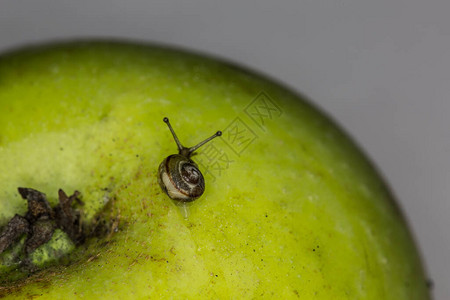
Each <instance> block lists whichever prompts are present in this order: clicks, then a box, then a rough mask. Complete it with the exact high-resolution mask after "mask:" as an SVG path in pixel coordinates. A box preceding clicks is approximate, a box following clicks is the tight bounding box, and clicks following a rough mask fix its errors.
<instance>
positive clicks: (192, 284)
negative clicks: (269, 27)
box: [0, 42, 430, 300]
mask: <svg viewBox="0 0 450 300" xmlns="http://www.w3.org/2000/svg"><path fill="white" fill-rule="evenodd" d="M164 117H168V118H169V119H170V122H171V124H172V126H173V128H174V130H175V132H176V133H177V135H178V137H179V139H180V141H181V143H182V144H183V145H184V146H187V147H189V146H193V145H195V144H197V143H199V142H200V141H202V140H204V139H205V138H207V137H209V136H211V135H212V134H214V133H215V132H216V131H217V130H222V131H223V135H222V136H221V137H217V138H215V139H214V140H212V141H210V142H209V143H207V144H205V145H204V146H202V147H201V148H200V149H198V150H197V155H195V156H193V157H192V160H193V161H194V162H195V163H197V165H198V167H199V169H200V171H201V172H202V173H203V176H204V178H205V182H206V183H205V192H204V194H203V195H202V196H201V197H200V198H199V199H197V200H195V201H193V202H192V203H189V204H186V205H180V203H179V202H177V201H173V200H171V199H170V198H169V197H168V196H167V195H166V194H165V193H164V192H163V191H162V189H161V188H160V186H159V184H158V166H159V164H160V163H161V162H162V161H163V160H164V159H165V158H166V157H167V156H169V155H171V154H176V153H177V152H178V150H177V147H176V144H175V142H174V140H173V137H172V135H171V133H170V131H169V129H168V128H167V125H166V124H165V123H164V122H163V118H164ZM18 187H27V188H33V189H36V190H39V191H41V192H43V193H45V194H46V195H47V198H48V201H49V202H50V203H51V205H53V206H54V205H55V204H56V203H57V195H58V190H59V189H63V190H65V191H66V192H67V193H68V194H69V193H70V194H71V193H73V192H74V191H76V190H77V191H79V192H80V193H81V194H82V201H83V202H84V205H83V206H82V207H81V209H82V213H83V220H84V221H85V222H92V220H94V219H95V217H94V216H96V215H97V214H98V213H99V212H100V211H102V209H104V207H105V206H106V205H108V204H110V205H111V206H112V207H113V209H112V210H111V211H112V212H113V213H114V216H113V219H114V220H115V222H114V223H115V226H114V230H112V231H111V232H110V233H109V234H108V236H104V237H101V238H100V237H99V238H95V237H94V238H91V239H89V240H87V241H86V243H85V244H82V245H79V246H74V245H73V244H71V241H70V239H67V237H66V236H64V232H61V231H55V233H54V234H53V237H52V240H51V241H49V242H48V243H47V244H44V245H42V246H40V247H39V248H38V249H37V250H36V251H34V252H33V253H31V254H30V258H29V259H31V261H32V262H33V263H34V264H35V265H37V266H46V267H45V268H44V267H42V269H40V270H37V271H36V270H34V271H33V272H30V273H28V274H26V276H22V277H21V276H18V275H17V274H18V273H20V272H22V273H23V272H24V271H23V270H20V264H17V265H15V264H14V263H13V262H11V260H8V256H7V255H6V254H4V255H3V257H2V260H0V262H1V264H0V276H1V284H0V296H4V297H6V298H9V297H11V298H25V297H33V298H35V297H36V298H40V297H42V298H43V299H47V298H78V297H79V298H87V299H97V298H107V299H141V298H162V299H165V298H174V299H178V298H190V299H199V298H205V299H230V298H231V299H249V298H262V299H264V298H276V299H290V298H293V299H295V298H299V299H395V300H400V299H429V297H430V296H429V291H428V288H427V284H426V277H425V274H424V270H423V268H422V265H421V261H420V257H419V255H418V251H417V249H416V247H415V245H414V242H413V239H412V237H411V234H410V232H409V230H408V228H407V226H406V224H405V221H404V218H403V216H402V214H401V212H400V210H399V208H398V207H397V206H396V204H395V201H394V200H393V198H392V195H391V194H390V192H389V190H388V189H387V187H386V185H385V184H384V182H383V181H382V179H380V176H379V175H378V174H377V172H376V170H374V168H373V166H372V165H371V163H370V162H369V161H368V160H367V158H365V156H364V154H362V153H361V151H360V150H359V149H358V148H357V147H356V146H355V144H354V143H353V142H352V141H351V140H350V139H349V138H348V136H347V135H346V134H345V133H343V132H342V130H340V129H339V128H338V126H336V124H334V123H333V122H332V121H330V119H329V118H328V117H326V116H325V115H324V114H323V113H321V112H320V111H318V110H317V109H316V108H314V107H313V106H311V105H310V104H309V103H308V102H305V100H304V99H303V98H302V97H301V96H298V95H297V94H295V93H293V92H292V91H290V90H288V89H286V88H285V87H282V86H280V85H279V84H277V83H274V82H273V81H271V80H269V79H267V78H265V77H263V76H260V75H257V74H255V73H252V72H249V71H246V70H245V69H242V68H240V67H237V66H234V65H231V64H228V63H224V62H222V61H218V60H216V59H212V58H209V57H204V56H201V55H197V54H192V53H187V52H183V51H180V50H174V49H168V48H163V47H157V46H151V45H140V44H132V43H120V42H72V43H63V44H53V45H47V46H41V47H30V48H28V49H24V50H19V51H14V52H10V53H6V54H3V55H2V56H0V226H5V225H6V224H7V223H8V221H9V220H10V219H11V218H12V217H14V215H16V214H18V215H22V216H23V215H25V213H26V210H27V204H26V201H25V200H24V199H22V197H20V195H19V194H18V193H17V188H18ZM24 240H25V237H22V239H21V241H19V242H17V243H16V244H15V245H13V246H11V247H10V248H9V249H8V250H7V251H6V252H5V253H9V254H11V253H15V252H17V251H19V250H17V249H18V248H20V247H21V245H22V246H23V243H24ZM49 245H50V246H49ZM46 247H47V248H46ZM49 247H50V248H51V249H49ZM51 251H53V252H51ZM58 251H59V252H58ZM58 253H59V254H58ZM61 253H62V254H63V255H60V254H61ZM61 256H62V257H64V258H65V259H64V260H61V259H60V257H61ZM51 261H56V263H53V264H51V263H50V262H51ZM47 264H49V265H48V266H47ZM16 277H17V278H16ZM14 278H15V279H14Z"/></svg>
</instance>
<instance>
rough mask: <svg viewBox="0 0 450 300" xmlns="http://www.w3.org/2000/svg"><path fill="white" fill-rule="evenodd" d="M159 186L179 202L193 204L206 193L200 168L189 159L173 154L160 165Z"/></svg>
mask: <svg viewBox="0 0 450 300" xmlns="http://www.w3.org/2000/svg"><path fill="white" fill-rule="evenodd" d="M159 178H160V181H159V185H160V186H161V188H162V189H163V190H164V191H165V192H166V193H167V195H168V196H169V197H170V198H172V199H174V200H178V201H182V202H191V201H194V200H195V199H197V198H198V197H200V196H201V195H202V194H203V192H204V191H205V180H204V179H203V175H202V173H201V172H200V171H199V169H198V166H197V164H196V163H194V162H193V161H192V160H190V159H189V158H186V157H185V156H183V155H180V154H173V155H170V156H168V157H166V159H164V160H163V162H162V163H161V164H160V165H159Z"/></svg>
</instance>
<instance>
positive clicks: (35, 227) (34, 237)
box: [0, 188, 83, 255]
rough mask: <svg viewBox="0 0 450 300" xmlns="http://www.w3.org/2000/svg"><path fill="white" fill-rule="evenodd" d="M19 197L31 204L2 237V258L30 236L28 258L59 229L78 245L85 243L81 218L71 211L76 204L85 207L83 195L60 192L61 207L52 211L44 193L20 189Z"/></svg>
mask: <svg viewBox="0 0 450 300" xmlns="http://www.w3.org/2000/svg"><path fill="white" fill-rule="evenodd" d="M18 190H19V193H20V195H21V196H22V198H23V199H25V200H27V202H28V211H27V213H26V214H25V216H24V217H22V216H19V215H15V216H14V217H13V218H12V219H11V220H10V221H9V222H8V224H7V225H6V226H5V228H4V229H3V231H2V232H1V234H0V254H1V253H3V252H4V251H5V250H6V249H7V248H8V247H9V246H10V245H11V244H13V243H14V242H15V241H17V240H18V239H19V238H20V237H21V236H23V235H24V234H26V235H27V239H26V241H25V246H24V251H25V254H26V255H28V254H30V253H31V252H33V251H34V250H36V249H37V248H38V247H39V246H41V245H43V244H45V243H47V242H48V241H49V240H50V239H51V238H52V236H53V232H54V231H55V229H57V228H59V229H61V230H62V231H64V232H65V233H67V235H68V236H69V237H70V238H71V239H72V241H73V242H74V243H75V244H78V243H79V242H81V241H82V239H83V232H82V226H81V214H80V212H79V211H78V210H75V209H73V208H72V203H73V201H74V200H75V201H76V202H77V203H79V204H82V202H81V200H80V193H79V192H78V191H75V192H74V194H73V195H71V196H67V195H66V193H64V191H63V190H61V189H60V190H59V204H58V205H57V206H56V207H55V208H52V207H51V206H50V204H49V203H48V201H47V197H46V196H45V194H44V193H41V192H39V191H37V190H34V189H31V188H18Z"/></svg>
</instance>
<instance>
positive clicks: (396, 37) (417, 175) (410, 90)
mask: <svg viewBox="0 0 450 300" xmlns="http://www.w3.org/2000/svg"><path fill="white" fill-rule="evenodd" d="M449 12H450V1H447V0H427V1H420V0H377V1H370V0H321V1H313V0H304V1H298V0H277V1H275V0H259V1H240V0H227V1H219V0H175V1H174V0H165V1H159V0H158V1H148V0H126V1H125V0H112V1H106V0H77V1H69V0H59V1H56V0H19V1H17V0H16V1H12V0H3V1H1V2H0V52H4V51H7V50H11V49H14V48H17V47H21V46H25V45H29V44H35V43H43V42H49V41H54V40H61V39H63V40H67V39H74V38H86V37H102V38H105V37H106V38H108V37H114V38H126V39H134V40H139V41H141V40H143V41H149V42H155V43H163V44H166V45H172V46H178V47H184V48H187V49H190V50H194V51H200V52H204V53H207V54H211V55H214V56H218V57H221V58H225V59H227V60H230V61H232V62H235V63H238V64H241V65H244V66H246V67H249V68H251V69H254V70H256V71H259V72H262V73H265V74H266V75H269V76H270V77H272V78H275V79H278V80H279V81H281V82H282V83H284V84H285V85H287V86H289V87H291V88H292V89H294V90H296V91H298V92H301V93H302V94H304V95H306V96H307V97H308V98H309V99H312V100H311V101H312V102H313V103H315V105H317V106H319V107H320V108H322V110H324V111H325V112H327V113H328V114H329V115H331V116H332V117H333V118H334V119H335V120H336V121H337V122H338V123H339V124H340V125H341V126H342V127H343V128H344V129H345V130H346V131H347V132H348V133H350V134H351V135H352V136H353V137H354V139H355V140H356V141H357V143H359V145H360V146H361V147H362V148H363V149H364V150H365V151H366V153H368V155H369V156H370V157H371V158H372V160H373V161H374V162H375V163H376V165H377V166H378V168H379V170H380V171H381V173H382V174H383V175H384V176H385V178H386V180H387V181H388V182H389V183H390V185H391V187H392V189H393V191H394V193H395V195H396V196H397V198H398V201H399V202H400V205H401V206H402V208H403V211H404V213H405V215H406V217H407V219H408V221H409V223H410V226H411V229H412V231H413V233H414V236H415V238H416V241H417V242H418V243H419V247H420V250H421V252H422V255H423V258H424V262H425V264H426V267H427V270H428V274H429V277H430V278H431V280H432V281H433V282H434V288H433V290H434V295H435V299H450V284H449V283H450V234H448V232H447V230H448V229H449V228H450V201H449V200H448V197H449V196H448V195H450V159H449V154H450V130H449V129H450V128H449V127H450V121H449V120H448V119H447V115H449V114H450V99H449V97H450V18H449Z"/></svg>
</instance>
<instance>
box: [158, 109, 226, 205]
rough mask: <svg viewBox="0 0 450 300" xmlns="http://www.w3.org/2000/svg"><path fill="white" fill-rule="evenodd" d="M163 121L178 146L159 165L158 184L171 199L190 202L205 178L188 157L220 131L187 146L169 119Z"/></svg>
mask: <svg viewBox="0 0 450 300" xmlns="http://www.w3.org/2000/svg"><path fill="white" fill-rule="evenodd" d="M164 122H165V123H166V124H167V126H168V127H169V129H170V131H171V132H172V135H173V138H174V140H175V142H176V144H177V146H178V154H172V155H169V156H168V157H166V158H165V159H164V160H163V161H162V162H161V164H160V165H159V170H158V174H159V176H158V181H159V185H160V186H161V189H162V190H163V191H164V192H165V193H166V194H167V195H168V196H169V197H170V198H171V199H173V200H176V201H180V202H182V203H186V202H192V201H194V200H195V199H197V198H198V197H200V196H201V195H202V194H203V192H204V191H205V179H204V178H203V175H202V173H201V172H200V170H199V168H198V165H197V164H196V163H195V162H194V161H192V159H191V158H190V157H191V156H192V155H193V154H194V152H195V151H196V150H197V149H198V148H200V147H201V146H203V145H204V144H206V143H207V142H209V141H210V140H212V139H214V138H215V137H218V136H221V135H222V132H221V131H217V132H216V133H215V134H214V135H212V136H211V137H209V138H207V139H206V140H204V141H202V142H200V143H199V144H197V145H196V146H194V147H190V148H187V147H184V146H183V145H182V144H181V143H180V141H179V140H178V138H177V136H176V134H175V132H174V130H173V128H172V126H171V125H170V123H169V119H168V118H164Z"/></svg>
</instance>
